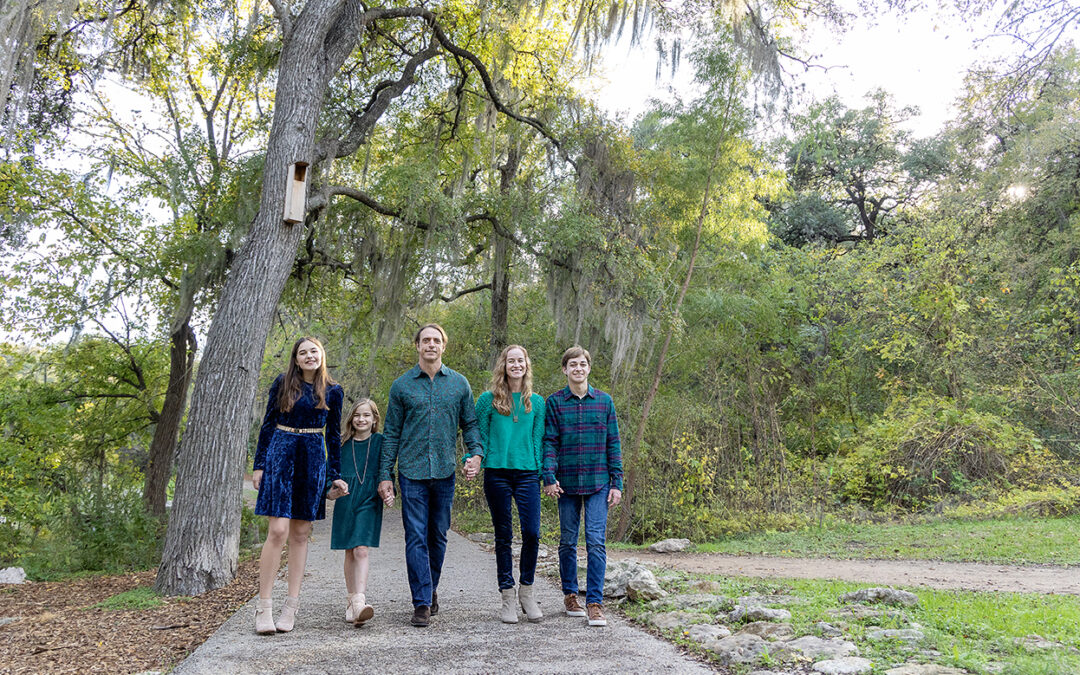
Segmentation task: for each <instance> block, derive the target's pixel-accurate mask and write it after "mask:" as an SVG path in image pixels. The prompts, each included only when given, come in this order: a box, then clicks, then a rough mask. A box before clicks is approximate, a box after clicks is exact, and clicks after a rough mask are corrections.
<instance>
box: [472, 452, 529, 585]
mask: <svg viewBox="0 0 1080 675" xmlns="http://www.w3.org/2000/svg"><path fill="white" fill-rule="evenodd" d="M484 496H485V497H487V503H488V508H489V509H490V510H491V525H492V527H493V528H494V529H495V565H496V567H497V568H498V579H499V590H500V591H502V590H506V589H507V588H513V587H514V554H513V551H512V550H511V545H512V544H513V541H514V520H513V502H517V509H518V520H520V521H521V561H520V569H521V571H520V573H519V579H520V582H521V584H522V585H523V586H531V585H532V583H533V581H534V580H535V578H536V558H537V554H538V552H539V550H540V477H539V476H537V475H536V472H535V471H520V470H517V469H484Z"/></svg>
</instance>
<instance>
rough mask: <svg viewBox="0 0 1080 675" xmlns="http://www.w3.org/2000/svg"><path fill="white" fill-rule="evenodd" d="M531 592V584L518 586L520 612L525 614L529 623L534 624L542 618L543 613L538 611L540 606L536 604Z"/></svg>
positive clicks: (532, 590)
mask: <svg viewBox="0 0 1080 675" xmlns="http://www.w3.org/2000/svg"><path fill="white" fill-rule="evenodd" d="M533 592H534V589H533V587H532V584H529V585H528V586H525V585H524V584H523V585H521V586H518V600H519V601H520V602H521V611H523V612H525V616H527V617H528V618H529V622H530V623H536V622H537V621H539V620H540V619H543V618H544V613H543V612H542V611H540V605H539V604H537V602H536V596H535V595H534V594H533Z"/></svg>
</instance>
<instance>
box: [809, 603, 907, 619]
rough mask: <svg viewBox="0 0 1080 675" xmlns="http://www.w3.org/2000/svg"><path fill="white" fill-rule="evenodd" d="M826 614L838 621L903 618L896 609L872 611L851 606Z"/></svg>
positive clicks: (831, 610)
mask: <svg viewBox="0 0 1080 675" xmlns="http://www.w3.org/2000/svg"><path fill="white" fill-rule="evenodd" d="M826 614H828V615H829V616H834V617H836V618H838V619H898V618H901V617H902V616H903V615H902V614H901V612H900V611H899V610H896V609H874V608H873V607H867V606H866V605H851V606H850V607H841V608H839V609H830V610H828V611H827V612H826Z"/></svg>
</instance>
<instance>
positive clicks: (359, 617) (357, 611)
mask: <svg viewBox="0 0 1080 675" xmlns="http://www.w3.org/2000/svg"><path fill="white" fill-rule="evenodd" d="M349 608H350V609H352V615H353V625H354V626H356V627H360V626H363V625H364V622H365V621H367V620H369V619H370V618H371V617H373V616H375V608H374V607H372V606H371V605H369V604H367V598H366V597H364V594H363V593H354V594H353V595H352V597H350V598H349Z"/></svg>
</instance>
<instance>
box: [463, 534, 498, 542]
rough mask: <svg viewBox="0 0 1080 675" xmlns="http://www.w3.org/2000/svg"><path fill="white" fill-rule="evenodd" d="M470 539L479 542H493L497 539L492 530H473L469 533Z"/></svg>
mask: <svg viewBox="0 0 1080 675" xmlns="http://www.w3.org/2000/svg"><path fill="white" fill-rule="evenodd" d="M469 541H475V542H476V543H478V544H491V543H493V542H494V541H495V535H494V533H492V532H472V533H470V534H469Z"/></svg>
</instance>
